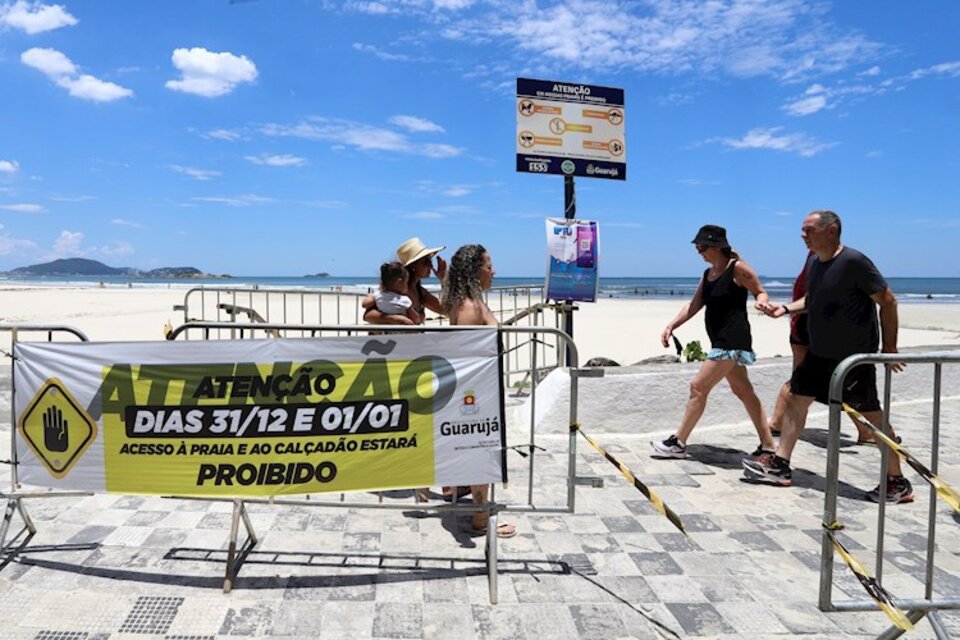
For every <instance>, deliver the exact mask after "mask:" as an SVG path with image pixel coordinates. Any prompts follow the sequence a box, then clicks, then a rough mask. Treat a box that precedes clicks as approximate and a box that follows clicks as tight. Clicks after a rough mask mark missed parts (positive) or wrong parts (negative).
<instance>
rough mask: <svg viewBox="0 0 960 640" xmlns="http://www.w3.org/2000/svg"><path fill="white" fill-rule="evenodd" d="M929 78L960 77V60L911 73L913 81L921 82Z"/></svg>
mask: <svg viewBox="0 0 960 640" xmlns="http://www.w3.org/2000/svg"><path fill="white" fill-rule="evenodd" d="M927 76H948V77H952V78H955V77H957V76H960V60H957V61H954V62H942V63H940V64H935V65H933V66H930V67H926V68H924V69H917V70H916V71H913V72H911V73H910V79H911V80H919V79H920V78H925V77H927Z"/></svg>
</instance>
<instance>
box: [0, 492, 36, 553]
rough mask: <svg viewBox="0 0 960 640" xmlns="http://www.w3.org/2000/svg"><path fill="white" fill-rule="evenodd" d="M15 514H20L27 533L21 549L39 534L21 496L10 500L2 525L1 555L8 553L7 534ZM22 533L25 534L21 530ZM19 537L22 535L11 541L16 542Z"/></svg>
mask: <svg viewBox="0 0 960 640" xmlns="http://www.w3.org/2000/svg"><path fill="white" fill-rule="evenodd" d="M14 512H19V513H20V518H21V519H22V520H23V526H24V529H26V531H27V537H26V538H25V539H24V540H23V542H21V543H20V545H21V548H22V547H23V545H25V544H27V542H29V540H30V538H32V537H33V536H34V534H36V533H37V528H36V527H35V526H34V524H33V520H32V519H31V518H30V514H28V513H27V508H26V507H25V506H23V498H22V497H20V496H17V497H15V498H8V499H7V506H6V508H5V509H4V511H3V522H2V523H0V553H2V552H6V551H7V546H6V544H5V543H6V540H7V533H9V531H10V523H12V522H13V514H14ZM20 533H23V530H21V531H20ZM19 535H20V534H19V533H18V534H17V535H15V536H13V538H11V540H15V539H16V538H17V537H19ZM12 546H13V543H12V542H11V547H12Z"/></svg>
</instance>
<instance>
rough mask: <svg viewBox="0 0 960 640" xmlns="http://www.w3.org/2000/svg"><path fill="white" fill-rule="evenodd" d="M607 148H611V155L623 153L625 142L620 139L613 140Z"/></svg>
mask: <svg viewBox="0 0 960 640" xmlns="http://www.w3.org/2000/svg"><path fill="white" fill-rule="evenodd" d="M607 149H609V150H610V155H612V156H619V155H620V154H622V153H623V143H622V142H620V141H619V140H611V141H610V142H608V143H607Z"/></svg>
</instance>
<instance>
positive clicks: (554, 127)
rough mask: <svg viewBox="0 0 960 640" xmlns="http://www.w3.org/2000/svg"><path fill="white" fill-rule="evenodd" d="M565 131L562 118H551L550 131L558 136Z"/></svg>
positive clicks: (565, 124)
mask: <svg viewBox="0 0 960 640" xmlns="http://www.w3.org/2000/svg"><path fill="white" fill-rule="evenodd" d="M566 130H567V123H566V122H564V121H563V118H551V120H550V131H552V132H553V133H555V134H557V135H560V134H561V133H563V132H564V131H566Z"/></svg>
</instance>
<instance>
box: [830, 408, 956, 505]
mask: <svg viewBox="0 0 960 640" xmlns="http://www.w3.org/2000/svg"><path fill="white" fill-rule="evenodd" d="M843 410H844V411H846V412H847V413H848V414H849V415H850V416H852V417H853V418H855V419H857V420H859V421H860V422H861V423H863V424H865V425H867V427H869V428H870V430H871V431H873V435H874V437H875V438H877V439H879V440H880V441H881V442H883V443H884V444H885V445H887V446H888V447H890V448H891V449H893V450H894V451H896V452H897V455H898V456H900V457H901V458H903V460H904V462H906V463H907V464H908V465H910V466H911V467H912V468H913V470H914V471H916V472H917V473H919V474H920V476H921V477H922V478H923V479H924V480H926V481H927V482H929V483H930V484H932V485H933V487H934V489H936V490H937V495H939V496H940V497H941V498H943V500H944V502H946V503H947V504H949V505H950V506H951V507H953V510H954V511H957V512H960V493H957V492H956V490H955V489H953V487H951V486H950V485H948V484H947V483H946V482H944V481H943V480H941V479H940V477H939V476H937V475H936V474H934V473H933V472H932V471H930V469H928V468H927V467H925V466H924V465H923V463H922V462H920V461H919V460H917V459H916V458H915V457H913V454H912V453H910V452H909V451H907V450H906V449H904V448H903V445H901V444H900V443H899V442H897V441H896V440H894V439H893V438H891V437H890V436H888V435H887V434H885V433H884V432H883V431H881V430H880V429H879V428H878V427H877V426H876V425H874V424H873V423H871V422H870V421H869V420H867V419H866V418H865V417H864V415H863V414H862V413H860V412H859V411H857V410H856V409H854V408H853V407H851V406H850V405H848V404H847V403H846V402H844V403H843Z"/></svg>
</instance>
